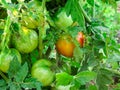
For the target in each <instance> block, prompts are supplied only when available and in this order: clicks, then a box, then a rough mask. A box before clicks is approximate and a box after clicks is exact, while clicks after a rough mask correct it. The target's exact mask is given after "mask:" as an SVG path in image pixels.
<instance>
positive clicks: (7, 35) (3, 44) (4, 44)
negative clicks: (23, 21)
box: [1, 16, 11, 50]
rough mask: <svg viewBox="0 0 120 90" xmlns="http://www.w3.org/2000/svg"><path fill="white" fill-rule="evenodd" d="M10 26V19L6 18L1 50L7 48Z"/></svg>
mask: <svg viewBox="0 0 120 90" xmlns="http://www.w3.org/2000/svg"><path fill="white" fill-rule="evenodd" d="M10 25H11V21H10V17H9V16H8V17H7V21H6V25H5V28H4V33H3V37H2V42H1V46H2V50H4V49H5V48H6V47H7V48H8V43H9V38H10V30H9V28H10Z"/></svg>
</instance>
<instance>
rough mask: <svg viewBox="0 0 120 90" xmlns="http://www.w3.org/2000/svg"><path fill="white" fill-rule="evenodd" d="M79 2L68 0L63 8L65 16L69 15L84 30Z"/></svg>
mask: <svg viewBox="0 0 120 90" xmlns="http://www.w3.org/2000/svg"><path fill="white" fill-rule="evenodd" d="M80 7H81V6H80V4H79V0H68V1H67V3H66V6H65V9H66V13H67V15H69V14H71V17H72V19H73V21H77V22H78V23H79V25H80V26H81V27H82V29H83V30H85V19H84V16H83V13H82V11H81V8H80Z"/></svg>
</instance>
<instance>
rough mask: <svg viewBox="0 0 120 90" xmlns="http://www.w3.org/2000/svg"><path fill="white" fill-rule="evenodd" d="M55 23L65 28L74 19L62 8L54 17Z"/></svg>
mask: <svg viewBox="0 0 120 90" xmlns="http://www.w3.org/2000/svg"><path fill="white" fill-rule="evenodd" d="M54 22H55V25H56V26H57V27H58V28H60V29H65V28H67V27H69V26H71V25H72V23H73V20H72V18H71V16H67V14H66V12H65V11H64V10H61V12H59V13H58V14H57V16H56V18H54Z"/></svg>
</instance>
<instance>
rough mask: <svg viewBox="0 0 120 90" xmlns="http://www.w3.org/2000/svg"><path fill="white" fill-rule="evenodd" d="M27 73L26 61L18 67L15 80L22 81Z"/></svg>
mask: <svg viewBox="0 0 120 90" xmlns="http://www.w3.org/2000/svg"><path fill="white" fill-rule="evenodd" d="M27 74H28V65H27V63H25V64H24V65H23V66H21V67H20V69H19V70H18V72H17V74H16V75H15V80H16V81H17V82H23V80H24V79H25V77H26V76H27Z"/></svg>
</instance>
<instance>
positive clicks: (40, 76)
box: [31, 59, 54, 86]
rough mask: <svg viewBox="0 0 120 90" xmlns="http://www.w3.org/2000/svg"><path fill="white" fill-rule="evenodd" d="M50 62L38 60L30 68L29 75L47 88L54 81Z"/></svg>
mask: <svg viewBox="0 0 120 90" xmlns="http://www.w3.org/2000/svg"><path fill="white" fill-rule="evenodd" d="M51 65H52V64H51V62H49V61H48V60H45V59H40V60H38V61H37V62H35V63H34V64H33V66H32V70H31V75H32V77H34V78H36V79H37V80H38V81H40V82H41V83H42V84H43V86H49V85H50V84H51V83H52V81H53V80H54V72H53V71H51V70H50V66H51Z"/></svg>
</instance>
